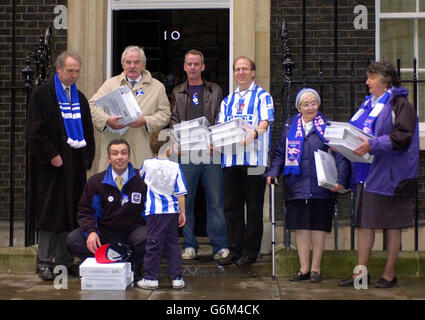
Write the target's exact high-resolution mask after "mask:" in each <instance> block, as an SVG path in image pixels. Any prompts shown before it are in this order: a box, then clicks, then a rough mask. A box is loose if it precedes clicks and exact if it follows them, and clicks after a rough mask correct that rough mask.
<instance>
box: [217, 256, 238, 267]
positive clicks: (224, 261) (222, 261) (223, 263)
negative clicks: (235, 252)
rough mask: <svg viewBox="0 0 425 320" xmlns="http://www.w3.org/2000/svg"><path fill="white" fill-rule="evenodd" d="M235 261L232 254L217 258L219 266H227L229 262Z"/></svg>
mask: <svg viewBox="0 0 425 320" xmlns="http://www.w3.org/2000/svg"><path fill="white" fill-rule="evenodd" d="M233 262H234V261H233V259H232V256H231V255H230V254H229V255H228V256H227V257H226V258H221V259H218V260H217V264H218V265H219V266H227V265H229V264H232V263H233Z"/></svg>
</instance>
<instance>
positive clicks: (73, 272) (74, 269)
mask: <svg viewBox="0 0 425 320" xmlns="http://www.w3.org/2000/svg"><path fill="white" fill-rule="evenodd" d="M67 269H68V275H70V276H71V277H74V278H79V277H80V267H79V266H77V265H75V264H73V265H71V266H69V267H67Z"/></svg>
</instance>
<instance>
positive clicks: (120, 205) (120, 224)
mask: <svg viewBox="0 0 425 320" xmlns="http://www.w3.org/2000/svg"><path fill="white" fill-rule="evenodd" d="M108 160H109V166H108V168H107V170H106V171H103V172H100V173H98V174H96V175H94V176H92V177H91V178H90V179H89V180H88V181H87V183H86V185H85V187H84V191H83V194H82V196H81V199H80V202H79V204H78V216H77V221H78V225H79V228H77V229H75V230H74V231H72V232H71V233H70V234H69V235H68V238H67V247H68V250H69V251H70V252H71V253H72V254H73V255H75V256H77V257H78V258H80V259H81V261H84V260H85V259H86V258H87V257H93V256H94V254H95V252H96V250H97V248H99V247H100V246H101V245H102V244H106V243H109V242H112V241H122V242H123V243H125V244H127V245H128V246H129V247H130V248H131V250H132V252H133V254H132V257H131V259H130V261H131V262H132V266H133V271H134V273H135V278H136V279H137V277H140V276H141V267H142V264H143V257H144V254H145V243H146V222H145V220H144V219H143V216H142V213H143V211H144V202H145V195H146V185H145V183H144V182H143V180H142V179H141V177H140V175H139V174H138V172H136V171H135V170H134V167H133V165H132V164H131V163H130V146H129V144H128V143H127V141H126V140H123V139H114V140H112V141H111V142H110V143H109V145H108Z"/></svg>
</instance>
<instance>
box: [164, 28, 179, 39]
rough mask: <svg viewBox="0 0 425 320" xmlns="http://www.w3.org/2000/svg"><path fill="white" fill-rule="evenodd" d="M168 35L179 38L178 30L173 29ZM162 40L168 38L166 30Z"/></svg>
mask: <svg viewBox="0 0 425 320" xmlns="http://www.w3.org/2000/svg"><path fill="white" fill-rule="evenodd" d="M170 37H171V39H173V40H179V39H180V32H178V31H176V30H174V31H172V32H171V33H170ZM164 40H168V31H164Z"/></svg>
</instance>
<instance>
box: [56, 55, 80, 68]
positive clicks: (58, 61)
mask: <svg viewBox="0 0 425 320" xmlns="http://www.w3.org/2000/svg"><path fill="white" fill-rule="evenodd" d="M67 57H71V58H74V59H75V60H77V61H78V62H79V63H80V66H81V57H80V56H79V54H78V53H76V52H74V51H63V52H61V53H60V54H59V55H58V56H57V58H56V62H55V66H56V67H59V68H61V69H63V66H64V64H65V60H66V58H67Z"/></svg>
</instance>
